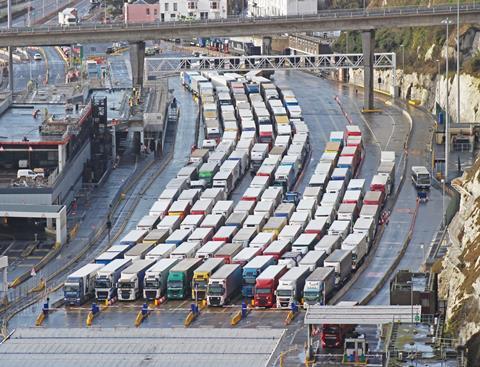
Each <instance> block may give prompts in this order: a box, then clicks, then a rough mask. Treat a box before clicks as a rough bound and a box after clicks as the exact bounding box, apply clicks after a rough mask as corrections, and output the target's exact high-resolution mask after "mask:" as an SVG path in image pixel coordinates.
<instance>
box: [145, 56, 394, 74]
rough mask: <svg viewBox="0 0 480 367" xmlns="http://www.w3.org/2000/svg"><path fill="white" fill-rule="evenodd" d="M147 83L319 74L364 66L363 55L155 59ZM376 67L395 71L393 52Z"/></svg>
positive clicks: (148, 61) (149, 66)
mask: <svg viewBox="0 0 480 367" xmlns="http://www.w3.org/2000/svg"><path fill="white" fill-rule="evenodd" d="M145 64H146V65H145V73H146V75H147V79H151V78H152V76H156V77H163V75H164V74H165V73H166V72H170V73H171V72H180V71H184V70H216V71H225V70H285V69H287V70H288V69H294V70H318V69H335V70H336V69H351V68H353V69H356V68H361V67H363V66H364V62H363V54H360V53H350V54H321V55H262V56H221V57H220V56H206V57H156V58H152V57H149V58H146V59H145ZM373 67H374V68H377V69H382V68H383V69H395V68H396V56H395V53H393V52H383V53H375V54H374V62H373Z"/></svg>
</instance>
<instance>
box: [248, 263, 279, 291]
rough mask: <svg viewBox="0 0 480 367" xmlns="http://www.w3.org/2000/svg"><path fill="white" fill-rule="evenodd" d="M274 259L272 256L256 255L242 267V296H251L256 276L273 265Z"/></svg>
mask: <svg viewBox="0 0 480 367" xmlns="http://www.w3.org/2000/svg"><path fill="white" fill-rule="evenodd" d="M275 263H276V260H275V258H274V257H273V256H256V257H254V258H253V259H252V260H250V261H249V262H248V263H247V264H246V265H245V266H244V267H243V274H242V278H243V282H242V296H243V297H253V289H254V288H255V281H256V279H257V277H258V276H259V275H260V274H261V273H262V271H264V270H265V269H266V268H268V267H269V266H270V265H274V264H275Z"/></svg>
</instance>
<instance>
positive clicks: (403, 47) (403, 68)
mask: <svg viewBox="0 0 480 367" xmlns="http://www.w3.org/2000/svg"><path fill="white" fill-rule="evenodd" d="M400 47H401V48H402V72H403V73H404V74H405V45H404V44H403V43H402V44H401V45H400Z"/></svg>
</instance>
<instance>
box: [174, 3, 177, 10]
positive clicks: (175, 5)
mask: <svg viewBox="0 0 480 367" xmlns="http://www.w3.org/2000/svg"><path fill="white" fill-rule="evenodd" d="M173 11H178V7H177V3H173Z"/></svg>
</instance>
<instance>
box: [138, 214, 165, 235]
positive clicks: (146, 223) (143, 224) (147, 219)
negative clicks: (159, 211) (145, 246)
mask: <svg viewBox="0 0 480 367" xmlns="http://www.w3.org/2000/svg"><path fill="white" fill-rule="evenodd" d="M159 221H160V216H153V215H145V216H144V217H143V218H142V219H140V221H139V222H138V223H137V229H146V230H147V231H149V230H151V229H153V228H155V226H156V225H157V223H158V222H159Z"/></svg>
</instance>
